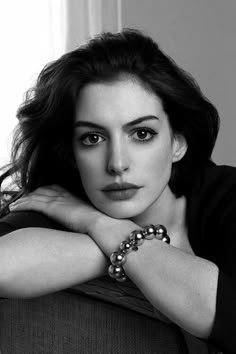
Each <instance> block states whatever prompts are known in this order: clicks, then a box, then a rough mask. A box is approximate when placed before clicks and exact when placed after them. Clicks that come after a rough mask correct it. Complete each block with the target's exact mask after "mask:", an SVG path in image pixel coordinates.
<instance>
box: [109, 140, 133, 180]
mask: <svg viewBox="0 0 236 354" xmlns="http://www.w3.org/2000/svg"><path fill="white" fill-rule="evenodd" d="M128 169H129V158H128V151H127V146H126V144H124V142H121V141H119V142H116V143H115V142H114V143H113V144H112V143H111V144H110V147H109V151H108V157H107V172H108V173H109V174H110V175H113V176H114V175H118V176H120V175H122V174H123V173H124V172H125V171H127V170H128Z"/></svg>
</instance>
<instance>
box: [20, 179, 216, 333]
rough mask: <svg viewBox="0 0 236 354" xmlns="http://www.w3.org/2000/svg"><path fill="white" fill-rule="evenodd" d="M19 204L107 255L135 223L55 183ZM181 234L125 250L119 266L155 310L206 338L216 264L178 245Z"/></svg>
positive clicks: (212, 319)
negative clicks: (87, 238) (79, 234)
mask: <svg viewBox="0 0 236 354" xmlns="http://www.w3.org/2000/svg"><path fill="white" fill-rule="evenodd" d="M22 209H23V210H25V209H28V210H30V209H32V210H38V211H41V212H43V213H45V214H46V215H48V216H50V217H53V218H54V219H55V220H57V221H60V222H62V221H63V224H64V225H65V226H67V228H68V229H70V230H72V231H74V232H82V233H87V234H89V235H90V236H91V237H92V238H93V239H94V241H95V242H96V243H97V245H98V247H99V248H100V249H101V250H102V251H103V252H104V253H105V255H107V256H108V257H109V256H110V255H111V253H112V252H114V251H116V250H117V249H118V247H119V244H120V242H121V241H123V240H125V239H127V237H128V235H129V233H130V232H131V231H133V230H134V229H137V228H139V226H138V225H136V224H135V223H133V222H132V221H129V220H118V219H113V218H110V217H108V216H106V215H104V214H102V213H101V212H99V211H97V210H96V209H95V208H93V207H92V206H91V205H88V204H86V203H84V202H83V201H80V200H78V199H76V198H74V197H73V196H71V195H70V194H68V193H67V192H66V191H64V190H62V189H61V188H58V187H55V186H54V187H50V188H48V187H47V188H40V189H38V190H36V191H35V192H34V193H32V194H31V195H29V196H27V197H26V198H22V199H21V200H19V202H18V203H17V205H16V210H22ZM65 210H67V212H65ZM181 238H182V237H179V236H174V235H171V246H170V245H165V244H163V243H162V242H159V241H158V240H150V241H145V242H144V244H143V245H142V246H141V247H140V248H139V251H138V252H131V253H130V254H129V255H128V257H127V262H126V264H125V271H126V272H127V275H128V276H129V277H130V278H131V279H132V280H133V281H134V282H135V283H136V285H137V286H138V287H139V288H140V290H141V291H142V292H143V293H144V295H145V296H146V297H147V298H148V299H149V301H150V302H151V303H152V304H153V305H154V306H155V307H156V308H157V309H158V310H159V311H161V312H162V313H163V314H164V315H166V316H167V317H169V318H170V319H171V320H172V321H174V322H176V323H177V324H179V325H180V326H181V327H183V328H184V329H186V330H187V331H189V332H190V333H192V334H194V335H196V336H199V337H203V338H206V337H208V335H209V334H210V331H211V328H212V325H213V322H214V315H215V301H216V287H217V278H218V268H217V267H216V266H215V265H214V264H213V263H211V262H209V261H206V260H205V259H202V258H199V257H196V256H195V255H194V254H189V253H187V252H185V251H183V250H180V249H178V247H180V248H181V247H182V244H181ZM196 309H197V310H196Z"/></svg>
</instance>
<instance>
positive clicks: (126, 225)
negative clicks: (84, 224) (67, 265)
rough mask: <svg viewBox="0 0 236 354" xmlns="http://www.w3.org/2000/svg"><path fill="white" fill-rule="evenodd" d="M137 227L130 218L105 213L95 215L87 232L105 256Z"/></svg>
mask: <svg viewBox="0 0 236 354" xmlns="http://www.w3.org/2000/svg"><path fill="white" fill-rule="evenodd" d="M137 228H139V226H138V225H137V224H135V223H134V222H132V221H131V220H127V219H114V218H111V217H109V216H107V215H105V214H101V215H99V216H97V217H96V219H95V220H94V222H93V223H92V224H91V225H90V227H89V232H88V233H89V235H90V236H91V237H92V238H93V239H94V241H95V242H96V243H97V244H98V246H99V247H100V248H101V249H102V250H103V252H104V253H105V254H106V255H107V256H110V254H111V253H112V252H113V251H114V249H116V248H117V247H119V245H120V243H121V242H122V241H123V240H124V239H125V238H126V237H127V235H129V234H130V232H131V231H133V230H134V229H137Z"/></svg>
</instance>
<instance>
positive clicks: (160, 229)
mask: <svg viewBox="0 0 236 354" xmlns="http://www.w3.org/2000/svg"><path fill="white" fill-rule="evenodd" d="M155 229H156V238H157V239H158V240H162V239H163V237H164V236H166V235H167V230H166V228H165V226H163V225H155Z"/></svg>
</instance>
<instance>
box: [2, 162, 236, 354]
mask: <svg viewBox="0 0 236 354" xmlns="http://www.w3.org/2000/svg"><path fill="white" fill-rule="evenodd" d="M187 200H188V203H187V205H188V207H187V219H188V230H189V241H190V244H191V246H192V248H193V251H194V253H195V254H196V255H197V256H199V257H202V258H205V259H208V260H210V261H212V262H214V263H215V264H216V265H217V266H218V267H219V279H218V288H217V305H216V317H215V323H214V327H213V330H212V333H211V336H210V340H211V341H212V342H213V343H214V344H216V345H217V346H218V347H219V348H220V349H221V350H223V351H224V353H234V354H235V353H236V256H235V255H236V168H234V167H229V166H216V165H214V164H213V163H212V164H209V165H208V166H207V167H206V168H205V169H204V170H202V171H200V172H199V174H198V175H197V176H196V179H195V181H193V188H192V193H191V194H190V195H189V196H188V198H187ZM25 227H44V228H54V229H58V230H62V229H64V228H63V227H62V226H61V225H60V224H58V223H56V222H54V221H53V220H51V219H48V218H47V217H46V216H44V215H42V214H40V213H37V212H32V211H31V212H27V211H26V212H12V213H10V214H9V215H7V216H5V217H4V218H2V219H1V221H0V236H3V235H5V234H7V233H9V232H11V231H13V230H16V229H20V228H25Z"/></svg>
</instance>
